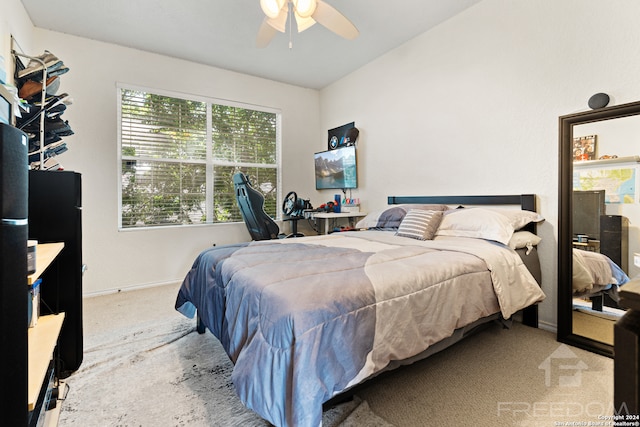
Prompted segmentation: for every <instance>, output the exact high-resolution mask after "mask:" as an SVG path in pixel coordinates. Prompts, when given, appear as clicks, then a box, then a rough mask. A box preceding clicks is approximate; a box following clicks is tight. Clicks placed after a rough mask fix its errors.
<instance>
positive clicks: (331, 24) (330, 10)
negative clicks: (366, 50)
mask: <svg viewBox="0 0 640 427" xmlns="http://www.w3.org/2000/svg"><path fill="white" fill-rule="evenodd" d="M311 17H312V18H313V19H315V20H316V22H318V23H320V24H321V25H323V26H325V27H327V28H328V29H329V30H331V31H333V32H334V33H336V34H337V35H339V36H340V37H344V38H345V39H348V40H353V39H355V38H356V37H358V35H359V34H360V32H359V31H358V29H357V28H356V26H355V25H353V23H352V22H351V21H349V19H347V18H346V17H345V16H344V15H343V14H341V13H340V12H338V11H337V10H336V9H335V8H334V7H333V6H331V5H329V4H327V3H325V2H323V1H322V0H317V6H316V10H315V11H314V12H313V14H312V15H311Z"/></svg>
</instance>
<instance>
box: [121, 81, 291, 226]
mask: <svg viewBox="0 0 640 427" xmlns="http://www.w3.org/2000/svg"><path fill="white" fill-rule="evenodd" d="M118 89H119V93H120V97H119V106H118V110H119V119H120V126H119V127H120V135H119V145H120V149H119V161H120V168H121V170H120V194H119V195H120V227H121V228H140V227H157V226H169V225H189V224H207V223H209V224H210V223H222V222H238V221H242V216H241V214H240V211H239V209H238V207H237V204H236V198H235V191H234V187H233V182H232V176H233V174H234V173H236V172H238V171H241V172H244V173H246V174H248V175H249V177H250V178H251V182H252V183H253V184H254V185H255V187H256V189H258V190H259V191H261V192H262V193H263V195H264V197H265V211H266V212H267V213H268V214H269V215H270V216H272V217H274V218H275V217H276V215H277V212H278V209H277V206H278V197H277V195H278V188H279V185H278V183H279V176H280V174H279V158H278V157H279V155H278V153H279V145H280V144H279V141H280V113H279V112H277V111H275V110H269V109H263V108H256V107H255V106H249V105H242V104H238V103H230V102H221V101H216V100H212V99H206V98H197V97H189V96H185V95H176V94H159V93H152V92H150V91H148V90H145V89H139V88H132V87H124V86H121V87H119V88H118Z"/></svg>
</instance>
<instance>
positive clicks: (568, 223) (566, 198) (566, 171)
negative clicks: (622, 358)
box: [557, 101, 640, 357]
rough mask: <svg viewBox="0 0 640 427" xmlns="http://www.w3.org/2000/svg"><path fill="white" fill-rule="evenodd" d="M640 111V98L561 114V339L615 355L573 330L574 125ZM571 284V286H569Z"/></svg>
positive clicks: (606, 345)
mask: <svg viewBox="0 0 640 427" xmlns="http://www.w3.org/2000/svg"><path fill="white" fill-rule="evenodd" d="M638 114H640V101H639V102H632V103H628V104H622V105H617V106H613V107H606V108H600V109H597V110H591V111H584V112H580V113H575V114H568V115H565V116H560V119H559V130H560V134H559V150H560V152H559V165H558V181H559V182H558V189H559V193H558V336H557V339H558V341H560V342H562V343H565V344H569V345H572V346H575V347H579V348H582V349H585V350H589V351H592V352H595V353H598V354H601V355H604V356H608V357H613V346H610V345H608V344H605V343H602V342H599V341H595V340H593V339H590V338H587V337H583V336H581V335H576V334H574V333H573V317H572V313H573V301H572V300H573V298H572V292H571V278H572V275H573V266H572V264H573V254H572V244H571V243H572V237H573V236H572V231H571V230H572V229H573V220H572V218H571V213H572V212H573V209H572V197H571V195H572V193H573V127H574V126H576V125H581V124H585V123H593V122H599V121H603V120H611V119H617V118H621V117H628V116H635V115H638ZM567 284H568V286H567Z"/></svg>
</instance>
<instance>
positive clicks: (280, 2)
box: [260, 0, 286, 19]
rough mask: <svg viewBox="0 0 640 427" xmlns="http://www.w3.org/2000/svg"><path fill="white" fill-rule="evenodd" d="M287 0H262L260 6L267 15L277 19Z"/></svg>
mask: <svg viewBox="0 0 640 427" xmlns="http://www.w3.org/2000/svg"><path fill="white" fill-rule="evenodd" d="M285 1H286V0H260V7H261V8H262V11H263V12H264V14H265V15H267V16H268V17H269V18H271V19H275V18H277V17H278V15H279V14H280V10H281V9H282V6H284V3H285Z"/></svg>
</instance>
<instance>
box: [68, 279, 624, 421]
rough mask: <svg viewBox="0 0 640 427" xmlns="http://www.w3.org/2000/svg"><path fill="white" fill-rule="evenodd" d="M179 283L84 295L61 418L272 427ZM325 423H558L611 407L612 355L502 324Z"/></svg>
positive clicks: (591, 417)
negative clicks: (201, 330) (75, 365)
mask: <svg viewBox="0 0 640 427" xmlns="http://www.w3.org/2000/svg"><path fill="white" fill-rule="evenodd" d="M177 289H178V286H177V285H176V286H174V285H170V286H163V287H159V288H152V289H146V290H141V291H132V292H122V293H119V294H113V295H106V296H101V297H94V298H86V299H85V306H84V326H85V356H84V361H83V363H82V366H81V367H80V369H79V370H78V371H77V372H76V373H74V374H73V375H72V376H71V377H69V378H68V379H67V382H68V384H69V386H70V390H69V392H68V395H67V399H66V401H65V402H64V403H63V404H62V413H61V419H60V426H62V427H64V426H83V427H85V426H87V427H93V426H100V427H102V426H154V427H155V426H161V427H162V426H183V425H184V426H186V425H188V426H196V427H199V426H260V427H263V426H267V425H268V424H267V423H266V422H265V421H263V420H261V419H260V418H259V417H258V416H257V415H255V414H254V413H253V412H251V411H249V410H247V409H246V408H244V406H243V405H242V404H241V403H240V401H239V400H238V398H237V397H236V395H235V393H234V391H233V388H232V384H231V382H230V377H231V375H230V374H231V369H232V365H231V363H230V362H229V360H228V358H227V356H226V355H225V354H224V352H223V350H222V348H221V346H220V344H219V343H218V341H217V340H216V339H215V337H213V335H211V334H210V333H209V332H207V333H206V334H204V335H199V334H197V333H195V332H193V328H194V321H193V320H189V319H185V318H183V317H182V316H181V315H180V314H178V313H177V312H175V310H174V309H173V305H174V303H175V296H176V294H177ZM356 395H357V396H358V398H359V399H357V400H355V401H354V402H350V403H348V404H343V405H340V406H339V407H337V408H335V409H334V410H332V411H329V412H326V413H325V415H324V418H323V425H324V426H336V425H339V426H341V427H356V426H376V425H379V426H389V425H390V424H389V423H391V424H392V425H394V426H396V427H405V426H406V427H413V426H460V425H473V426H475V427H485V426H486V427H495V426H498V427H501V426H505V427H506V426H536V427H537V426H555V425H570V424H568V423H574V425H578V424H576V423H585V424H586V425H588V423H589V422H592V423H597V422H601V421H602V419H601V418H600V417H607V416H609V415H611V414H612V413H613V411H614V408H613V361H612V360H611V359H609V358H606V357H603V356H599V355H597V354H594V353H589V352H587V351H584V350H581V349H577V348H574V347H569V346H566V345H564V344H560V343H558V342H557V341H556V339H555V334H553V333H551V332H548V331H544V330H541V329H534V328H529V327H526V326H523V325H521V324H518V323H515V322H514V324H513V326H512V328H511V329H503V328H502V327H500V326H499V325H494V326H492V327H490V328H488V329H486V330H484V331H481V332H480V333H478V334H476V335H474V336H471V337H469V338H467V339H465V340H464V341H462V342H460V343H458V344H456V345H454V346H452V347H450V348H449V349H446V350H444V351H442V352H440V353H438V354H436V355H433V356H432V357H430V358H429V359H427V360H424V361H421V362H417V363H414V364H413V365H410V366H406V367H403V368H401V369H398V370H396V371H393V372H390V373H388V374H383V375H381V376H380V377H378V378H374V379H373V380H370V381H369V382H367V383H365V384H364V385H363V386H362V387H359V388H358V389H356Z"/></svg>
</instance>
